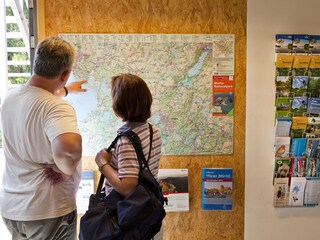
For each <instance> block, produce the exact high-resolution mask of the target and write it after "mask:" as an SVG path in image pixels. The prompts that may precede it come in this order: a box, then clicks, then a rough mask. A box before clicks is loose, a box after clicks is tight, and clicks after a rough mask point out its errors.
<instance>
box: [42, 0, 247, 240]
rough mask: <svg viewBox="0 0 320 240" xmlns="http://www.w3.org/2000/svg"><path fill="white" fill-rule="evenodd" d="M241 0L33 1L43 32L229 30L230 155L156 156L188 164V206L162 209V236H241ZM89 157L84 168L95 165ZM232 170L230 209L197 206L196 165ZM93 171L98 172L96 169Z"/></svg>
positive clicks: (167, 163)
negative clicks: (231, 69) (232, 81)
mask: <svg viewBox="0 0 320 240" xmlns="http://www.w3.org/2000/svg"><path fill="white" fill-rule="evenodd" d="M246 2H247V1H246V0H228V1H225V0H149V1H148V0H77V1H74V0H45V1H43V0H39V1H38V7H39V8H40V9H43V11H44V14H43V15H44V19H39V24H40V25H41V24H42V26H43V25H44V27H43V28H41V29H44V31H45V33H40V34H39V36H54V35H58V34H59V33H158V34H171V33H180V34H187V33H193V34H235V46H236V51H235V55H236V56H235V57H236V58H235V59H236V63H235V112H234V114H235V122H234V154H233V155H212V156H211V155H206V156H195V155H192V156H189V155H184V156H162V158H161V168H187V169H189V186H190V187H189V191H190V211H189V212H185V213H168V214H167V217H166V219H165V224H164V239H165V240H169V239H172V240H173V239H174V240H177V239H198V240H201V239H208V240H209V239H210V240H211V239H218V240H222V239H244V184H245V182H244V161H245V83H246V79H245V73H246V72H245V67H246V13H247V10H246V7H247V5H246ZM93 161H94V159H93V157H92V158H90V159H85V161H84V168H90V169H95V170H96V167H95V165H94V164H93ZM203 167H231V168H233V171H234V193H233V210H232V211H203V210H201V168H203ZM96 176H98V172H96Z"/></svg>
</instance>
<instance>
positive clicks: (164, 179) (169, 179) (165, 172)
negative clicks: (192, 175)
mask: <svg viewBox="0 0 320 240" xmlns="http://www.w3.org/2000/svg"><path fill="white" fill-rule="evenodd" d="M158 181H159V183H160V186H161V188H162V193H163V195H164V196H165V197H167V199H168V204H165V205H164V208H165V210H166V212H184V211H189V188H188V169H159V174H158Z"/></svg>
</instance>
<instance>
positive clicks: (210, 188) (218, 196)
mask: <svg viewBox="0 0 320 240" xmlns="http://www.w3.org/2000/svg"><path fill="white" fill-rule="evenodd" d="M232 183H233V177H232V169H231V168H203V169H202V204H201V207H202V209H203V210H232V192H233V184H232Z"/></svg>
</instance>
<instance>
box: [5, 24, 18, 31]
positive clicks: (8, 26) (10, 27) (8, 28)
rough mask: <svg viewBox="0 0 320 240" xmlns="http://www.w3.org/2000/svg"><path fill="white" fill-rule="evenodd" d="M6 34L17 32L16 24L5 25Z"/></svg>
mask: <svg viewBox="0 0 320 240" xmlns="http://www.w3.org/2000/svg"><path fill="white" fill-rule="evenodd" d="M6 27H7V32H19V26H18V24H16V23H7V24H6Z"/></svg>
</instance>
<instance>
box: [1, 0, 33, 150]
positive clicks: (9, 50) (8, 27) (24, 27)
mask: <svg viewBox="0 0 320 240" xmlns="http://www.w3.org/2000/svg"><path fill="white" fill-rule="evenodd" d="M28 16H29V7H28V0H10V1H5V3H2V5H1V14H0V18H1V19H0V20H1V22H2V23H4V24H3V25H2V26H1V30H0V33H1V34H0V36H1V38H3V39H1V40H0V42H1V43H0V53H1V54H0V55H1V56H0V57H1V60H0V63H1V66H5V67H1V68H2V69H1V70H0V71H1V78H0V117H1V103H2V101H1V100H2V99H3V97H4V96H5V94H6V92H7V90H8V89H9V88H11V87H14V86H16V85H18V84H23V83H25V82H26V81H27V80H28V79H29V77H30V73H31V64H30V44H29V20H28ZM1 149H2V133H1V126H0V154H1Z"/></svg>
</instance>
